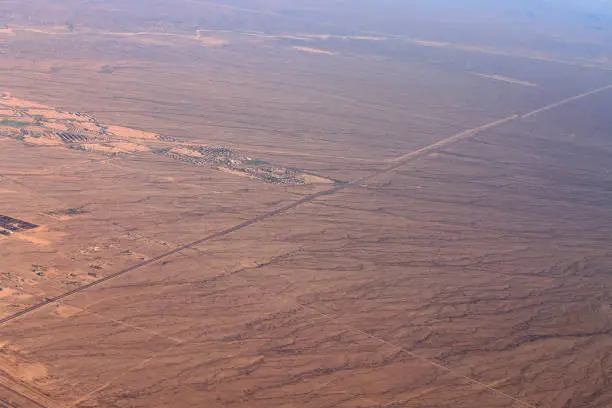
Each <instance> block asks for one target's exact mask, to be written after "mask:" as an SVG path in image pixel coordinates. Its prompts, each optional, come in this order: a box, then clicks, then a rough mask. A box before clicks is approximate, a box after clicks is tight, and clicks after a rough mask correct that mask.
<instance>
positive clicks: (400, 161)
mask: <svg viewBox="0 0 612 408" xmlns="http://www.w3.org/2000/svg"><path fill="white" fill-rule="evenodd" d="M611 88H612V84H610V85H607V86H604V87H601V88H598V89H595V90H592V91H588V92H584V93H581V94H579V95H576V96H573V97H570V98H566V99H563V100H561V101H559V102H556V103H553V104H550V105H547V106H545V107H542V108H540V109H537V110H534V111H532V112H529V113H526V114H523V115H518V114H515V115H511V116H508V117H506V118H503V119H499V120H496V121H493V122H489V123H485V124H483V125H481V126H478V127H475V128H472V129H468V130H465V131H463V132H460V133H458V134H456V135H453V136H450V137H448V138H446V139H442V140H440V141H438V142H436V143H433V144H431V145H429V146H425V147H423V148H420V149H418V150H414V151H412V152H410V153H407V154H404V155H402V156H399V157H397V158H396V159H394V160H393V161H392V164H391V165H389V166H387V167H384V168H382V169H380V170H377V171H374V172H373V173H372V174H369V175H366V176H364V177H361V178H359V179H356V180H353V181H350V182H348V183H344V184H337V185H335V186H334V187H332V188H329V189H326V190H322V191H319V192H316V193H313V194H310V195H307V196H305V197H303V198H301V199H299V200H297V201H294V202H292V203H289V204H287V205H284V206H282V207H279V208H277V209H275V210H272V211H269V212H266V213H263V214H261V215H259V216H257V217H255V218H252V219H250V220H246V221H244V222H241V223H240V224H237V225H234V226H232V227H229V228H225V229H223V230H221V231H217V232H215V233H212V234H210V235H207V236H206V237H204V238H201V239H198V240H196V241H193V242H190V243H187V244H184V245H181V246H179V247H177V248H174V249H172V250H170V251H167V252H164V253H162V254H159V255H157V256H155V257H153V258H151V259H148V260H145V261H142V262H139V263H137V264H134V265H132V266H129V267H127V268H125V269H122V270H120V271H118V272H115V273H113V274H110V275H107V276H105V277H103V278H100V279H98V280H95V281H93V282H90V283H88V284H86V285H83V286H80V287H78V288H75V289H72V290H70V291H68V292H64V293H62V294H60V295H58V296H55V297H51V298H46V299H45V300H44V301H43V302H40V303H36V304H34V305H32V306H29V307H27V308H25V309H23V310H20V311H18V312H15V313H13V314H11V315H8V316H5V317H3V318H2V319H0V326H4V325H5V324H7V323H9V322H11V321H13V320H16V319H18V318H20V317H22V316H25V315H27V314H29V313H32V312H34V311H36V310H38V309H41V308H43V307H45V306H47V305H49V304H52V303H57V302H59V301H61V300H64V299H66V298H68V297H70V296H73V295H76V294H78V293H80V292H83V291H86V290H88V289H90V288H92V287H95V286H99V285H101V284H103V283H106V282H108V281H110V280H113V279H115V278H118V277H120V276H123V275H125V274H128V273H130V272H132V271H135V270H137V269H140V268H143V267H145V266H148V265H151V264H154V263H156V262H158V261H160V260H162V259H165V258H168V257H170V256H172V255H175V254H177V253H180V252H182V251H185V250H187V249H190V248H193V247H196V246H198V245H201V244H203V243H205V242H208V241H212V240H214V239H217V238H220V237H224V236H226V235H229V234H231V233H233V232H236V231H239V230H241V229H243V228H247V227H250V226H252V225H254V224H257V223H259V222H262V221H265V220H267V219H268V218H272V217H274V216H276V215H279V214H283V213H286V212H287V211H290V210H292V209H294V208H297V207H299V206H301V205H303V204H307V203H310V202H313V201H315V200H317V199H319V198H321V197H325V196H329V195H333V194H336V193H338V192H340V191H342V190H344V189H346V188H348V187H354V186H358V185H359V184H361V183H364V182H366V181H369V180H371V179H373V178H375V177H377V176H380V175H383V174H386V173H389V172H391V171H393V170H396V169H398V168H400V167H402V166H405V165H406V164H408V163H409V162H411V161H414V160H417V159H419V158H420V157H422V156H425V155H427V154H429V153H431V152H433V151H435V150H437V149H440V148H442V147H445V146H448V145H450V144H453V143H456V142H458V141H461V140H464V139H467V138H470V137H473V136H475V135H477V134H479V133H480V132H483V131H485V130H489V129H492V128H495V127H498V126H501V125H503V124H505V123H508V122H511V121H514V120H520V119H522V118H529V117H532V116H535V115H537V114H539V113H542V112H546V111H548V110H551V109H554V108H556V107H559V106H562V105H565V104H567V103H570V102H573V101H576V100H579V99H582V98H586V97H588V96H590V95H593V94H596V93H599V92H603V91H605V90H607V89H611Z"/></svg>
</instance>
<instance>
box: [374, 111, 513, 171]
mask: <svg viewBox="0 0 612 408" xmlns="http://www.w3.org/2000/svg"><path fill="white" fill-rule="evenodd" d="M519 118H520V116H519V115H511V116H508V117H506V118H503V119H499V120H496V121H493V122H489V123H485V124H484V125H481V126H478V127H475V128H472V129H468V130H464V131H463V132H461V133H457V134H456V135H453V136H451V137H448V138H446V139H443V140H440V141H439V142H437V143H434V144H432V145H429V146H425V147H423V148H421V149H419V150H415V151H413V152H410V153H406V154H404V155H402V156H399V157H397V158H395V159H392V160H391V161H392V162H397V163H402V164H403V162H404V161H407V160H410V159H413V158H415V157H418V156H422V155H425V154H428V153H431V152H433V151H434V150H436V149H439V148H440V147H443V146H446V145H449V144H451V143H455V142H457V141H459V140H461V139H465V138H467V137H471V136H474V135H475V134H476V133H480V132H484V131H485V130H488V129H491V128H494V127H497V126H500V125H503V124H504V123H506V122H510V121H512V120H516V119H519ZM385 170H386V169H385Z"/></svg>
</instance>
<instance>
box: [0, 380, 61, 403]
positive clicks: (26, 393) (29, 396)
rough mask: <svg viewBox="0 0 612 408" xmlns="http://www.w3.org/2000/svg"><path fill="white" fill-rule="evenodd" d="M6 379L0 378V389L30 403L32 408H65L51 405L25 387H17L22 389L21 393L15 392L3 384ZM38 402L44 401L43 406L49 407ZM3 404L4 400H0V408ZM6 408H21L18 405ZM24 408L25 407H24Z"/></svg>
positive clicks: (46, 399)
mask: <svg viewBox="0 0 612 408" xmlns="http://www.w3.org/2000/svg"><path fill="white" fill-rule="evenodd" d="M5 382H6V379H5V378H3V377H2V376H0V388H4V389H5V390H7V391H9V392H10V393H11V394H15V395H17V396H18V397H20V398H22V399H25V400H26V401H28V402H31V403H32V404H33V406H36V407H39V408H65V405H61V404H59V403H57V402H53V403H52V404H51V402H50V401H48V398H46V397H45V398H44V399H43V397H42V396H40V395H38V393H35V392H33V391H31V390H29V389H26V388H25V387H19V388H22V390H21V391H17V390H16V389H14V388H13V386H9V385H7V384H5ZM39 401H45V404H49V405H44V404H42V403H41V402H39ZM3 402H5V401H4V400H2V399H0V407H4V406H5V405H3ZM6 407H22V405H21V404H19V405H13V404H10V405H6ZM24 408H25V407H24Z"/></svg>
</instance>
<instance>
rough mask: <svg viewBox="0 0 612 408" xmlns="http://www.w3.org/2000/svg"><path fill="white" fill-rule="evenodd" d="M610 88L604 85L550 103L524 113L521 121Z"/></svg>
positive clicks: (610, 86) (611, 85)
mask: <svg viewBox="0 0 612 408" xmlns="http://www.w3.org/2000/svg"><path fill="white" fill-rule="evenodd" d="M611 88H612V84H610V85H606V86H602V87H601V88H597V89H594V90H592V91H589V92H584V93H581V94H580V95H576V96H572V97H571V98H567V99H564V100H562V101H559V102H556V103H552V104H550V105H548V106H545V107H543V108H540V109H537V110H534V111H532V112H529V113H525V114H524V115H522V116H521V118H523V119H526V118H530V117H532V116H535V115H537V114H540V113H543V112H546V111H548V110H551V109H554V108H557V107H559V106H561V105H565V104H566V103H570V102H573V101H577V100H579V99H582V98H586V97H587V96H591V95H594V94H597V93H600V92H604V91H607V90H608V89H611Z"/></svg>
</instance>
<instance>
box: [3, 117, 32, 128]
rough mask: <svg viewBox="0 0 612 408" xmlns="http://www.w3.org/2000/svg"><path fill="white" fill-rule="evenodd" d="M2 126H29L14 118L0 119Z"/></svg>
mask: <svg viewBox="0 0 612 408" xmlns="http://www.w3.org/2000/svg"><path fill="white" fill-rule="evenodd" d="M0 126H10V127H15V128H22V127H25V126H27V123H26V122H22V121H19V120H13V119H2V120H0Z"/></svg>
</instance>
